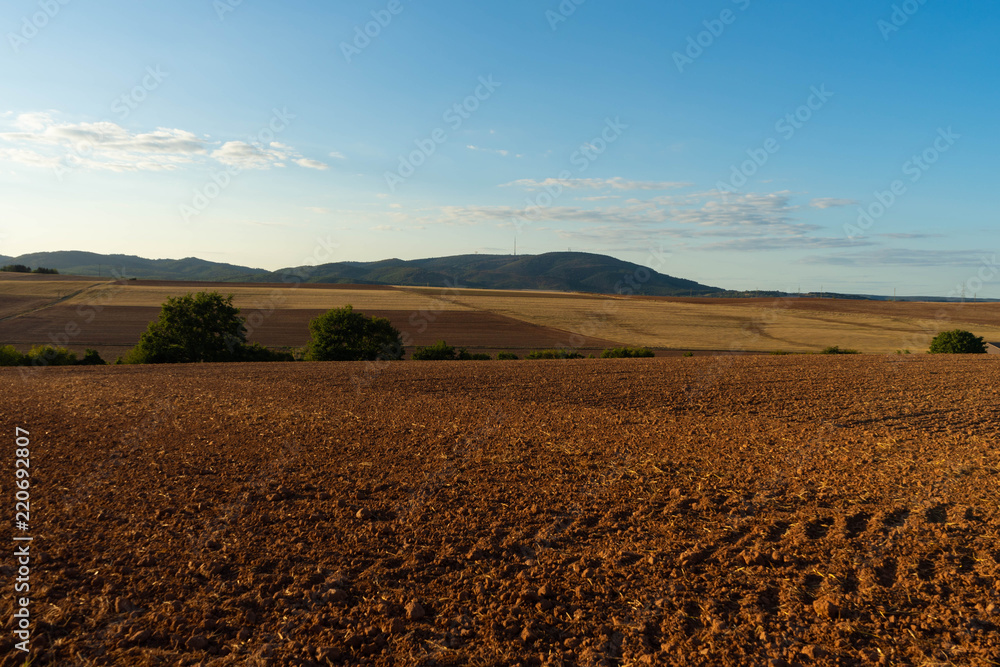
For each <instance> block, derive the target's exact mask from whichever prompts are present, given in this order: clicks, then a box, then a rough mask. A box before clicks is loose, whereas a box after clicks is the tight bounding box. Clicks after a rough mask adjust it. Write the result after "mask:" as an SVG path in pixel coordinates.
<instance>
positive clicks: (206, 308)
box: [122, 292, 246, 364]
mask: <svg viewBox="0 0 1000 667" xmlns="http://www.w3.org/2000/svg"><path fill="white" fill-rule="evenodd" d="M245 345H246V328H245V327H244V326H243V319H242V318H241V317H240V309H239V308H237V307H235V306H234V305H233V297H232V295H229V296H228V297H224V296H222V295H221V294H219V293H218V292H198V293H197V294H188V295H186V296H180V297H170V298H168V299H167V301H166V303H164V304H163V307H162V308H161V309H160V317H159V319H158V320H157V321H155V322H151V323H150V324H149V327H148V328H147V329H146V331H145V332H144V333H143V334H142V337H141V338H140V339H139V344H138V345H136V346H135V347H134V348H132V349H131V350H129V352H128V353H127V354H126V355H125V357H124V358H123V359H122V362H123V363H126V364H183V363H197V362H217V361H240V357H241V356H242V354H243V348H244V346H245Z"/></svg>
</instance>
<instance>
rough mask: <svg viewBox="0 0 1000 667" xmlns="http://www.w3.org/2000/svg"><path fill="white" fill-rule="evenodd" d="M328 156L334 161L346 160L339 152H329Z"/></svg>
mask: <svg viewBox="0 0 1000 667" xmlns="http://www.w3.org/2000/svg"><path fill="white" fill-rule="evenodd" d="M329 156H330V157H332V158H333V159H335V160H346V159H347V156H346V155H344V154H343V153H341V152H340V151H330V153H329Z"/></svg>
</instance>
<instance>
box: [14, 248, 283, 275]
mask: <svg viewBox="0 0 1000 667" xmlns="http://www.w3.org/2000/svg"><path fill="white" fill-rule="evenodd" d="M3 263H4V264H26V265H27V266H30V267H31V268H36V267H39V266H44V267H47V268H50V269H57V270H58V271H59V272H60V273H65V274H70V275H75V276H105V277H114V276H115V275H116V274H117V275H118V276H126V277H129V278H144V279H149V280H208V281H232V280H246V279H249V278H251V277H253V276H255V275H258V274H263V273H267V271H265V270H264V269H252V268H249V267H246V266H235V265H233V264H221V263H219V262H209V261H207V260H204V259H198V258H196V257H187V258H185V259H146V258H145V257H137V256H135V255H101V254H98V253H93V252H82V251H78V250H70V251H60V252H36V253H31V254H29V255H21V256H20V257H10V258H7V259H5V260H3ZM112 272H114V273H112Z"/></svg>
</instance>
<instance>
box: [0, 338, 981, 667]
mask: <svg viewBox="0 0 1000 667" xmlns="http://www.w3.org/2000/svg"><path fill="white" fill-rule="evenodd" d="M24 372H25V369H0V392H2V395H3V397H4V401H3V413H4V417H5V419H4V422H5V423H6V424H7V428H8V431H9V432H10V433H11V437H10V442H9V443H8V445H9V447H10V449H9V452H11V453H9V454H8V456H6V457H4V468H5V470H4V476H3V479H5V480H9V479H13V474H12V470H11V466H12V463H11V462H12V460H13V456H12V452H13V446H14V444H13V430H14V427H15V426H20V427H22V428H25V429H28V430H29V431H30V432H31V439H32V444H31V451H32V461H31V471H32V475H33V477H32V483H33V486H32V491H31V493H32V505H33V506H32V508H31V509H32V510H33V511H32V521H33V523H32V528H31V533H32V535H33V536H34V538H35V541H34V542H33V543H32V547H31V548H32V553H33V555H34V559H33V562H32V568H33V569H32V574H31V577H32V579H31V581H32V591H31V594H32V599H33V602H32V607H31V609H32V613H33V619H34V620H33V622H34V624H35V625H34V629H35V635H34V639H33V647H34V655H35V658H36V661H35V663H33V664H35V665H91V664H93V665H178V664H179V665H195V664H199V665H326V664H352V665H353V664H369V665H466V664H469V665H518V664H520V665H540V664H547V665H628V664H664V665H668V664H676V665H682V664H683V665H746V664H753V665H758V664H762V665H766V664H773V665H813V664H815V665H868V664H900V665H928V664H957V665H988V664H996V663H997V661H1000V636H998V633H997V625H998V623H1000V613H998V607H1000V547H998V542H997V540H998V531H1000V513H998V510H997V507H998V496H1000V487H998V484H997V482H998V472H1000V470H998V465H1000V462H998V452H997V447H996V442H997V436H998V431H1000V427H998V423H1000V422H998V417H1000V407H997V405H996V391H995V387H996V386H997V384H998V382H1000V365H998V361H997V360H996V359H992V358H986V357H977V358H960V359H956V358H935V357H919V358H899V357H897V358H886V357H835V358H833V357H716V358H694V359H663V360H621V361H573V362H558V361H557V362H509V363H500V362H481V363H480V362H464V363H460V362H451V363H449V362H444V363H432V362H423V363H421V362H397V363H389V364H383V365H371V364H332V363H331V364H256V365H229V366H219V365H192V366H173V367H102V368H86V369H81V368H55V369H42V370H39V371H37V372H31V371H27V372H28V375H23V373H24ZM5 488H8V489H9V488H10V487H9V486H6V484H5ZM9 496H10V492H9V491H8V497H9ZM10 562H11V561H10V559H9V558H8V559H5V561H4V568H3V575H4V578H5V579H8V580H10V579H12V577H13V569H12V568H11V567H10V565H9V564H10ZM0 613H3V614H4V618H8V619H9V618H10V614H11V598H10V596H9V595H5V596H3V607H2V608H0ZM12 642H13V640H12V638H11V637H10V634H9V633H5V635H4V636H3V638H2V640H0V656H2V659H0V665H2V666H3V667H11V666H13V665H20V664H21V662H22V661H23V656H19V655H17V654H16V652H14V651H13V650H12V649H13V644H12ZM991 661H992V662H991Z"/></svg>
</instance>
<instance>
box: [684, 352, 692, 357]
mask: <svg viewBox="0 0 1000 667" xmlns="http://www.w3.org/2000/svg"><path fill="white" fill-rule="evenodd" d="M684 356H685V357H693V356H694V352H685V353H684Z"/></svg>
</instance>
